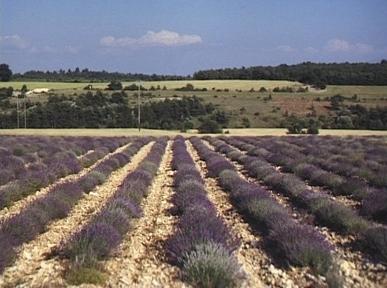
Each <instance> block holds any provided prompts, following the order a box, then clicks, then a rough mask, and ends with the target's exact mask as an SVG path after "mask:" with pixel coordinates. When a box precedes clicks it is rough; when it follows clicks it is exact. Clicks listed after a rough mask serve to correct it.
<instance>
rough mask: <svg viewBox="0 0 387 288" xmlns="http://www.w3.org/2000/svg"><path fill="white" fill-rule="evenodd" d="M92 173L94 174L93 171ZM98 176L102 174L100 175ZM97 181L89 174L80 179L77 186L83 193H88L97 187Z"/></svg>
mask: <svg viewBox="0 0 387 288" xmlns="http://www.w3.org/2000/svg"><path fill="white" fill-rule="evenodd" d="M93 172H95V171H93ZM98 173H100V172H98ZM100 174H102V173H100ZM98 181H99V179H98V178H97V177H96V176H94V175H93V174H91V173H89V174H87V175H85V176H84V177H82V178H81V179H80V181H79V185H80V186H81V188H82V190H83V191H84V192H85V193H88V192H90V191H91V190H93V189H94V187H95V186H97V185H98Z"/></svg>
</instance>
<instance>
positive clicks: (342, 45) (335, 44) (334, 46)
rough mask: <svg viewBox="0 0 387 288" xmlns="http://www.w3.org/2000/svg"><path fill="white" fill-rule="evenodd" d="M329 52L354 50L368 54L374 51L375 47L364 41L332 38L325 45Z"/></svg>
mask: <svg viewBox="0 0 387 288" xmlns="http://www.w3.org/2000/svg"><path fill="white" fill-rule="evenodd" d="M324 50H325V51H327V52H354V53H361V54H366V53H370V52H373V51H374V47H373V46H372V45H369V44H364V43H354V44H353V43H350V42H348V41H346V40H343V39H331V40H329V41H328V42H327V44H326V45H325V47H324Z"/></svg>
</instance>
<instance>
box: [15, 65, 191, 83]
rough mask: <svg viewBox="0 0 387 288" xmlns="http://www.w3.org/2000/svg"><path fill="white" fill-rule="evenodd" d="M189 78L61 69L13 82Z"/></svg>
mask: <svg viewBox="0 0 387 288" xmlns="http://www.w3.org/2000/svg"><path fill="white" fill-rule="evenodd" d="M189 78H190V77H188V76H178V75H157V74H151V75H148V74H142V73H120V72H107V71H105V70H102V71H93V70H89V69H87V68H85V69H82V70H81V69H79V68H78V67H77V68H75V69H74V70H71V69H68V70H63V69H60V70H58V71H55V70H54V71H39V70H31V71H27V72H25V73H15V74H13V76H12V80H13V81H49V82H108V81H112V80H116V81H136V80H143V81H167V80H185V79H189Z"/></svg>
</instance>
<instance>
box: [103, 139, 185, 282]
mask: <svg viewBox="0 0 387 288" xmlns="http://www.w3.org/2000/svg"><path fill="white" fill-rule="evenodd" d="M171 161H172V150H171V141H170V142H169V143H168V146H167V148H166V153H165V155H164V156H163V159H162V161H161V164H160V168H159V171H158V175H157V176H156V178H155V180H154V182H153V184H152V187H151V188H150V192H149V195H148V196H147V198H146V199H144V201H143V203H142V207H143V213H144V215H143V217H141V218H139V219H138V220H137V222H136V223H134V225H135V228H134V230H133V231H132V233H129V234H128V235H127V237H126V238H125V239H124V241H123V243H122V245H121V246H120V247H119V249H118V251H117V253H116V254H115V255H113V257H111V259H109V260H108V261H107V262H106V263H105V268H106V270H107V272H108V274H110V279H109V281H108V284H107V286H109V287H187V285H185V284H184V283H182V282H180V281H179V269H178V268H177V267H174V266H171V265H169V264H168V263H167V262H166V261H165V255H164V251H165V249H164V247H163V243H164V242H165V240H166V239H167V238H169V237H170V235H171V234H173V228H174V226H175V223H176V217H175V216H172V215H171V214H170V213H169V212H168V210H169V209H170V208H171V206H172V204H171V203H170V199H171V196H172V194H173V189H172V185H173V171H172V168H171Z"/></svg>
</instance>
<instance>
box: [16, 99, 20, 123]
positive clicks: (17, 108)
mask: <svg viewBox="0 0 387 288" xmlns="http://www.w3.org/2000/svg"><path fill="white" fill-rule="evenodd" d="M16 114H17V129H19V128H20V121H19V94H16Z"/></svg>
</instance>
